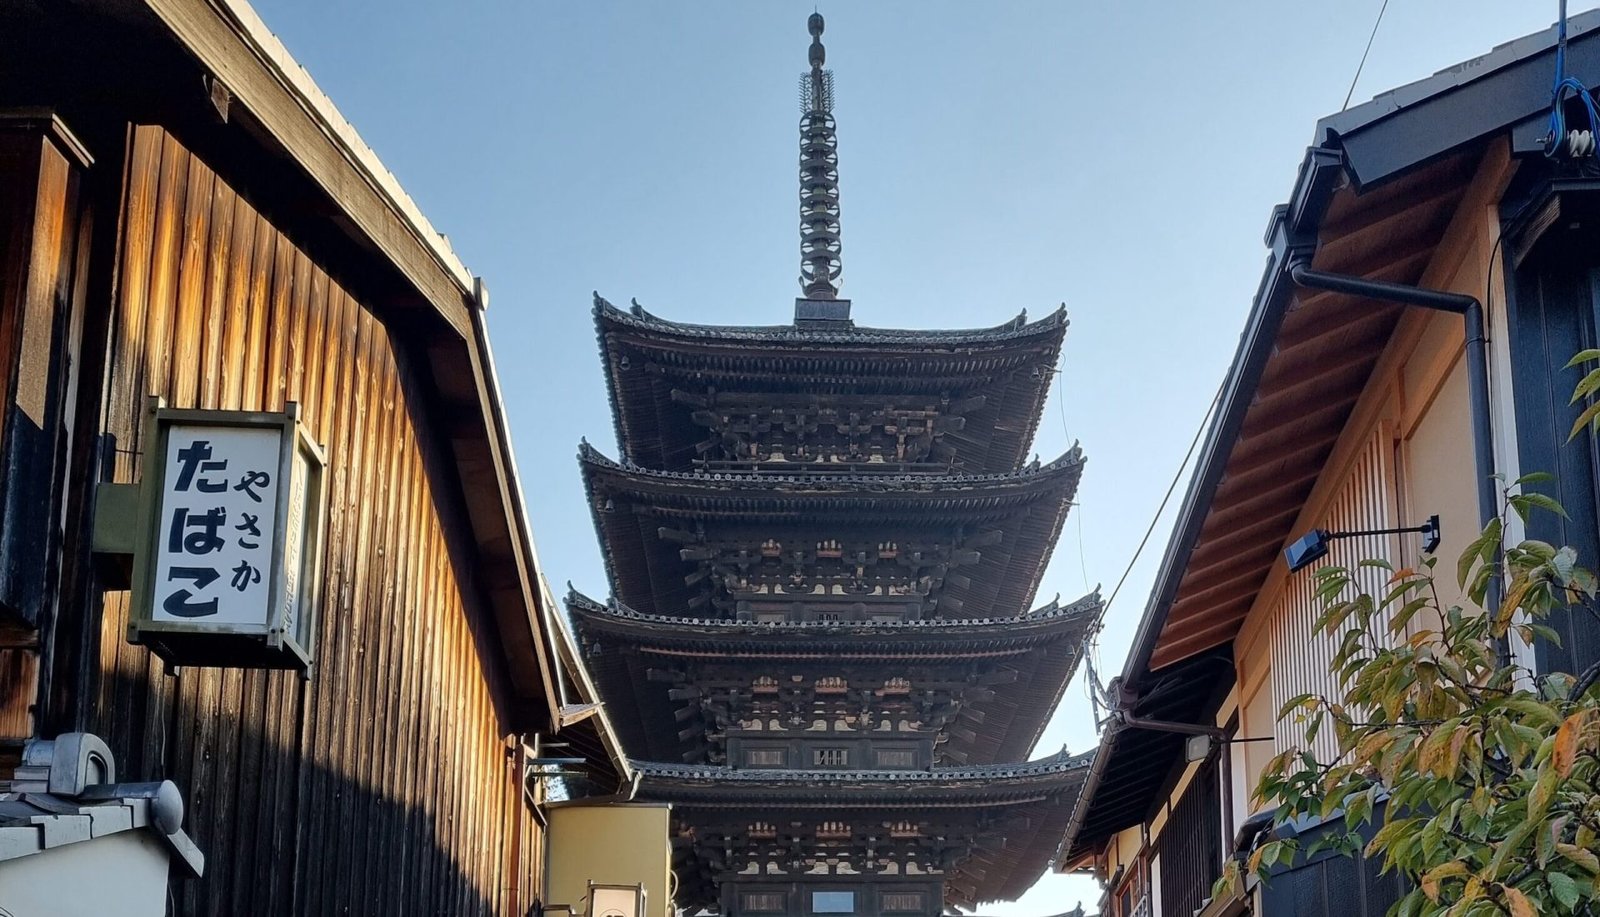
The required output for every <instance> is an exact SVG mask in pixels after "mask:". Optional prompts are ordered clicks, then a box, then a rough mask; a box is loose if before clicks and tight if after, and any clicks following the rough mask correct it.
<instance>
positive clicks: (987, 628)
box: [567, 590, 1102, 658]
mask: <svg viewBox="0 0 1600 917" xmlns="http://www.w3.org/2000/svg"><path fill="white" fill-rule="evenodd" d="M1101 606H1102V602H1101V599H1100V593H1099V591H1098V590H1096V591H1095V592H1092V593H1090V594H1089V595H1086V596H1083V597H1082V598H1079V599H1077V600H1075V601H1073V602H1069V603H1067V604H1066V605H1062V604H1060V602H1059V601H1052V602H1050V603H1049V604H1047V605H1044V606H1042V607H1040V608H1037V609H1034V610H1033V611H1030V612H1028V613H1027V614H1025V615H1021V616H1019V617H1005V618H954V619H934V620H916V621H855V622H833V621H790V622H783V623H775V624H758V623H755V622H751V621H728V620H722V619H715V618H683V617H676V616H673V615H660V614H647V613H645V612H641V611H636V610H634V609H632V608H629V607H628V606H627V605H624V604H622V603H620V602H617V601H615V600H612V601H610V602H600V601H597V600H595V599H592V598H590V597H588V596H586V595H583V594H582V593H579V592H576V591H572V592H569V594H568V596H567V609H568V611H569V612H571V614H572V616H573V617H574V618H575V619H576V620H577V621H578V622H579V626H580V627H582V628H585V629H590V628H592V629H594V630H598V631H602V632H605V633H607V634H610V635H616V636H621V637H623V638H628V637H632V638H634V639H635V640H637V641H638V642H640V643H659V644H662V645H670V646H704V647H706V648H707V649H708V651H714V652H724V651H727V650H728V649H729V648H730V644H735V645H737V646H738V647H741V648H743V647H748V648H749V649H751V650H753V651H754V652H758V653H769V654H770V655H773V656H783V655H785V654H786V653H790V652H792V649H791V648H792V647H793V646H795V645H797V644H799V645H803V646H804V647H806V648H808V649H809V650H811V651H812V652H815V651H816V650H817V649H818V648H826V647H835V646H841V647H848V648H849V649H850V650H851V651H852V652H855V653H860V652H866V651H872V652H877V653H879V654H880V655H882V656H884V657H885V658H899V657H903V656H908V655H917V654H925V653H927V652H930V651H932V652H937V651H938V650H939V648H940V647H941V646H945V645H948V644H955V645H958V646H959V647H962V648H966V647H971V646H973V645H974V644H979V643H981V644H983V645H984V646H994V647H1019V648H1022V647H1029V646H1036V645H1040V644H1046V643H1055V642H1059V641H1062V640H1081V639H1082V638H1083V636H1084V635H1085V634H1086V633H1087V632H1088V631H1089V630H1090V629H1091V628H1092V627H1094V626H1095V624H1096V623H1097V622H1098V621H1099V620H1100V612H1101ZM872 638H883V639H882V640H879V641H874V640H873V639H872ZM880 644H881V648H880Z"/></svg>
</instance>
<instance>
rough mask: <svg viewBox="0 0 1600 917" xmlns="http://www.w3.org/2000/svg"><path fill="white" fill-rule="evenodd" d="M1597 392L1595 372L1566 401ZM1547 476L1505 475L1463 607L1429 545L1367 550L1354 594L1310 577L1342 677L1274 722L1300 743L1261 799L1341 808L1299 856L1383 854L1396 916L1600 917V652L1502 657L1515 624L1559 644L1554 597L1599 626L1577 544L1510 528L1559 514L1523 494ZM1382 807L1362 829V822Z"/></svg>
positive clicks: (1299, 810)
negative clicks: (1542, 665) (1547, 659)
mask: <svg viewBox="0 0 1600 917" xmlns="http://www.w3.org/2000/svg"><path fill="white" fill-rule="evenodd" d="M1596 361H1600V351H1585V352H1583V353H1580V354H1579V355H1578V356H1577V357H1574V358H1573V360H1572V362H1571V363H1570V364H1568V365H1569V366H1576V365H1581V364H1585V363H1592V362H1596ZM1596 392H1600V369H1595V370H1594V371H1592V372H1590V373H1589V374H1588V375H1587V376H1586V377H1585V378H1584V380H1583V381H1582V382H1581V383H1580V384H1579V386H1578V388H1577V391H1576V392H1575V393H1574V395H1573V401H1574V403H1576V402H1578V401H1579V400H1582V399H1586V398H1589V397H1590V396H1591V395H1594V394H1595V393H1596ZM1585 427H1595V428H1597V429H1600V402H1597V403H1596V404H1594V405H1591V406H1589V407H1588V408H1587V409H1586V410H1585V411H1584V412H1583V414H1582V415H1581V416H1580V417H1579V418H1578V421H1577V423H1576V424H1575V425H1574V426H1573V430H1572V435H1573V436H1576V435H1578V434H1579V433H1581V432H1582V431H1583V429H1584V428H1585ZM1569 439H1570V437H1569ZM1546 480H1549V476H1548V475H1528V476H1525V477H1523V478H1522V479H1520V480H1518V481H1516V482H1513V483H1512V484H1511V485H1510V486H1509V487H1507V488H1506V489H1505V491H1504V501H1503V505H1504V510H1503V512H1502V515H1501V517H1500V518H1498V519H1495V520H1492V521H1491V522H1490V523H1489V524H1488V526H1486V527H1485V528H1484V530H1483V532H1482V533H1481V534H1480V536H1479V537H1478V538H1477V540H1475V541H1474V542H1473V543H1472V544H1470V545H1468V546H1467V548H1466V550H1464V551H1462V553H1461V556H1460V558H1459V560H1458V561H1457V563H1456V565H1455V570H1454V571H1453V573H1454V576H1455V578H1456V580H1457V583H1458V585H1459V587H1460V590H1461V592H1462V594H1463V598H1464V600H1465V601H1466V602H1469V603H1470V604H1466V605H1464V604H1449V605H1447V604H1445V603H1443V602H1441V600H1440V594H1439V590H1438V589H1437V588H1436V579H1435V577H1436V575H1438V574H1437V573H1436V570H1435V563H1436V561H1435V558H1433V557H1426V558H1424V559H1423V561H1422V563H1421V564H1420V565H1419V566H1418V567H1415V568H1410V567H1405V568H1396V567H1395V566H1393V565H1392V564H1390V563H1389V562H1387V561H1384V560H1368V561H1364V562H1362V564H1361V565H1359V566H1360V567H1368V568H1376V569H1378V570H1380V571H1382V573H1381V574H1380V575H1379V576H1378V577H1376V579H1384V580H1386V582H1385V584H1384V586H1383V588H1382V589H1376V590H1368V589H1363V588H1362V585H1361V584H1362V582H1363V581H1367V582H1370V581H1372V580H1373V579H1374V578H1373V577H1370V576H1368V577H1363V576H1359V575H1358V569H1357V570H1352V569H1350V568H1345V567H1337V566H1329V567H1324V568H1322V569H1320V570H1318V571H1317V572H1316V574H1315V576H1316V585H1317V596H1318V598H1319V600H1320V602H1321V605H1322V612H1321V614H1320V616H1319V619H1318V622H1317V626H1319V627H1321V628H1325V629H1326V630H1327V632H1328V634H1329V635H1330V636H1334V637H1338V638H1339V640H1340V643H1339V648H1338V651H1337V652H1336V653H1335V655H1334V658H1333V667H1334V670H1335V673H1336V675H1337V681H1338V684H1339V685H1340V688H1339V691H1338V692H1335V695H1334V696H1328V695H1324V694H1305V695H1301V696H1299V697H1295V698H1292V699H1291V700H1289V701H1288V702H1287V703H1286V704H1285V705H1284V707H1283V709H1282V710H1281V711H1280V712H1279V717H1280V719H1285V720H1289V721H1292V722H1293V723H1295V724H1296V731H1297V732H1301V733H1303V735H1304V739H1305V741H1304V743H1303V745H1302V746H1301V747H1296V748H1291V749H1289V750H1287V751H1285V752H1283V753H1282V754H1280V755H1278V756H1277V757H1276V758H1274V759H1273V760H1272V761H1271V762H1269V763H1268V765H1267V766H1266V768H1265V769H1264V771H1263V773H1262V775H1261V779H1260V783H1259V785H1258V786H1257V789H1256V797H1255V798H1256V802H1257V804H1258V805H1273V806H1276V813H1275V814H1276V818H1277V821H1278V822H1279V823H1280V824H1281V823H1283V822H1286V821H1289V820H1292V819H1301V818H1306V817H1312V818H1317V819H1321V820H1325V821H1326V820H1331V819H1334V818H1335V817H1336V816H1339V815H1341V814H1342V816H1343V821H1342V823H1339V828H1338V829H1336V830H1333V831H1330V832H1329V833H1326V834H1324V835H1322V836H1321V837H1320V838H1319V839H1318V840H1317V841H1316V842H1314V843H1313V844H1311V845H1309V846H1308V847H1307V849H1306V850H1305V851H1304V852H1305V853H1306V854H1310V853H1313V852H1315V851H1316V850H1317V849H1320V848H1327V847H1332V848H1334V849H1338V850H1341V851H1344V852H1347V853H1352V852H1354V851H1355V850H1357V849H1362V848H1363V847H1364V850H1365V853H1366V855H1368V856H1377V857H1381V858H1382V862H1383V868H1384V869H1385V870H1398V871H1399V872H1400V873H1401V874H1403V875H1404V876H1406V877H1407V879H1408V880H1409V881H1410V884H1411V890H1410V891H1409V892H1408V893H1407V894H1406V895H1405V896H1404V897H1403V898H1402V899H1401V900H1400V901H1399V902H1398V903H1397V904H1396V905H1395V906H1394V908H1392V909H1391V910H1390V914H1391V915H1405V917H1409V915H1421V914H1428V915H1433V914H1443V915H1462V917H1466V915H1488V914H1511V915H1514V917H1525V915H1534V914H1600V690H1597V689H1596V682H1597V680H1600V662H1597V663H1596V664H1594V665H1591V666H1589V667H1588V668H1587V669H1585V670H1584V671H1582V672H1579V673H1542V674H1539V675H1535V674H1534V673H1532V672H1530V671H1529V670H1527V669H1526V668H1524V667H1522V666H1519V665H1516V664H1513V663H1511V662H1509V661H1507V660H1506V659H1505V658H1504V653H1503V648H1504V646H1505V645H1506V641H1507V640H1508V638H1509V635H1511V634H1513V633H1515V634H1517V635H1518V636H1520V637H1521V638H1522V640H1523V641H1525V642H1527V643H1530V644H1531V643H1533V642H1534V641H1535V640H1549V641H1553V642H1559V636H1558V635H1557V633H1556V632H1555V631H1554V630H1552V629H1551V628H1550V627H1548V626H1546V624H1545V621H1546V620H1547V619H1548V617H1549V615H1550V614H1551V612H1552V611H1554V610H1556V609H1558V608H1568V609H1574V610H1575V611H1576V613H1579V614H1587V615H1590V616H1593V617H1594V618H1595V619H1596V622H1597V625H1596V626H1600V602H1597V599H1596V579H1595V576H1594V574H1593V573H1591V572H1590V571H1589V570H1587V569H1585V568H1584V567H1582V566H1580V564H1579V558H1578V556H1577V553H1576V552H1575V551H1574V550H1573V549H1572V548H1570V547H1555V546H1553V545H1550V544H1546V543H1544V542H1541V541H1537V540H1532V539H1525V540H1521V541H1517V542H1515V543H1512V542H1510V541H1509V540H1508V539H1507V538H1506V531H1507V522H1508V521H1509V519H1510V515H1511V514H1516V515H1517V516H1518V517H1520V518H1521V519H1522V520H1523V521H1524V522H1526V521H1527V519H1528V518H1529V516H1530V515H1532V514H1534V513H1541V512H1551V513H1557V514H1564V513H1563V510H1562V508H1561V507H1560V506H1559V505H1558V504H1557V503H1556V501H1554V500H1552V499H1551V498H1550V497H1548V496H1545V495H1543V494H1540V493H1536V492H1531V491H1529V490H1528V489H1527V486H1528V485H1533V484H1537V483H1540V482H1542V481H1546ZM1496 587H1498V588H1496ZM1496 592H1498V599H1497V601H1496V602H1495V603H1494V605H1495V607H1494V608H1493V609H1491V613H1487V614H1486V613H1484V612H1483V611H1482V610H1481V609H1483V608H1484V607H1485V605H1486V603H1487V602H1488V601H1489V599H1490V597H1491V596H1492V595H1494V594H1495V593H1496ZM1323 730H1331V731H1332V733H1333V735H1334V737H1335V742H1334V745H1335V747H1336V748H1337V755H1336V756H1335V757H1334V759H1333V760H1330V761H1323V760H1319V758H1318V756H1317V753H1316V752H1315V751H1314V750H1313V746H1314V745H1315V739H1316V737H1317V736H1318V735H1319V733H1321V732H1322V731H1323ZM1376 813H1381V815H1380V814H1376ZM1375 818H1376V819H1377V820H1378V821H1379V822H1380V823H1379V824H1376V825H1372V826H1371V827H1370V828H1368V833H1369V834H1370V839H1368V840H1365V841H1364V840H1363V838H1362V836H1361V834H1359V833H1358V831H1359V830H1360V829H1361V828H1362V826H1365V825H1369V824H1371V823H1372V822H1373V821H1374V819H1375ZM1299 851H1300V844H1299V842H1298V841H1297V840H1295V839H1290V838H1286V839H1279V840H1270V841H1268V842H1266V843H1264V844H1262V845H1260V846H1259V847H1257V848H1256V849H1255V850H1254V851H1253V852H1252V853H1251V855H1250V856H1249V858H1248V860H1246V861H1245V862H1243V863H1240V862H1237V861H1235V862H1231V863H1230V864H1229V865H1228V867H1227V868H1226V869H1225V870H1224V874H1223V877H1222V879H1221V880H1220V881H1219V883H1218V889H1217V891H1218V892H1219V893H1220V892H1223V891H1225V890H1226V889H1227V888H1229V887H1236V885H1237V883H1238V882H1240V881H1241V879H1242V873H1244V872H1253V873H1255V874H1257V875H1258V876H1260V877H1261V878H1262V879H1263V880H1265V879H1266V878H1267V876H1268V875H1269V873H1270V871H1271V869H1272V867H1273V866H1274V865H1276V864H1278V863H1288V862H1290V861H1291V860H1292V859H1293V858H1294V856H1295V855H1296V853H1297V852H1299Z"/></svg>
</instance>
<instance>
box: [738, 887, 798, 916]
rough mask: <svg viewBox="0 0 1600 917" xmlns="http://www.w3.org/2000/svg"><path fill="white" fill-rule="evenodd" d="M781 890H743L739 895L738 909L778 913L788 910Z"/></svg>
mask: <svg viewBox="0 0 1600 917" xmlns="http://www.w3.org/2000/svg"><path fill="white" fill-rule="evenodd" d="M783 899H784V894H783V892H745V893H744V894H742V895H740V896H739V909H740V910H743V911H751V912H755V913H778V914H781V913H783V912H784V911H786V910H788V902H786V901H784V900H783Z"/></svg>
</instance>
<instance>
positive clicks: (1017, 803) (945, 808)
mask: <svg viewBox="0 0 1600 917" xmlns="http://www.w3.org/2000/svg"><path fill="white" fill-rule="evenodd" d="M1092 759H1093V754H1092V753H1090V754H1082V755H1069V754H1067V753H1066V752H1065V751H1062V752H1061V753H1060V754H1058V755H1054V756H1051V757H1049V758H1044V759H1041V760H1038V761H1030V762H1026V763H1023V764H1003V765H988V766H981V767H962V768H935V769H932V770H927V771H821V770H804V771H798V770H797V771H789V770H785V771H748V770H747V771H740V770H735V769H729V768H723V767H707V766H696V765H672V764H656V763H649V762H642V761H640V762H635V767H636V768H637V769H638V772H639V774H640V777H641V780H640V796H641V797H642V798H646V799H655V800H659V801H667V802H670V803H672V806H673V819H674V821H676V822H678V823H679V824H681V825H686V826H691V827H692V826H694V825H696V824H716V823H718V822H727V821H729V820H737V819H742V818H745V817H748V816H747V815H746V814H745V813H744V812H741V811H740V810H750V809H752V808H756V807H759V808H758V811H768V812H770V811H773V810H775V809H777V810H783V811H785V812H786V813H791V814H792V816H794V817H800V818H805V817H806V816H807V814H809V815H810V817H811V818H813V819H815V818H818V817H824V818H835V819H836V818H839V817H840V816H841V815H842V816H844V817H846V818H849V817H851V816H849V815H847V814H845V813H847V812H849V811H855V812H859V813H862V814H867V813H872V815H874V816H875V815H876V814H877V813H878V812H879V811H881V812H883V814H884V815H885V816H886V817H891V818H893V817H905V815H906V814H907V813H915V816H914V817H920V818H922V819H928V820H934V821H940V822H945V823H947V824H952V825H971V824H973V820H974V819H977V818H988V817H990V816H992V815H994V814H996V813H997V812H1002V811H1004V812H1007V813H1008V814H1015V815H1020V816H1022V817H1023V819H1024V820H1023V821H1022V824H1021V825H1019V826H1017V827H1016V828H1015V829H1014V830H1012V831H1009V832H1008V833H1007V834H1006V835H1005V836H1004V837H1003V839H1002V843H1003V846H1002V847H1001V848H1000V849H998V850H992V851H987V852H980V851H974V853H973V854H972V855H970V856H968V857H966V858H965V859H963V860H962V861H960V862H958V863H957V864H955V865H954V866H953V867H952V868H951V869H950V870H949V871H948V872H947V873H946V874H945V895H946V900H947V902H948V903H952V904H959V905H962V906H965V907H969V908H970V907H973V906H976V905H978V904H980V903H983V902H988V901H1014V900H1016V899H1017V898H1019V897H1021V896H1022V894H1023V893H1024V892H1026V891H1027V890H1028V888H1029V887H1030V886H1032V885H1033V883H1034V882H1035V881H1036V880H1037V879H1038V877H1039V876H1040V875H1041V874H1042V873H1044V872H1045V870H1047V869H1048V868H1049V865H1050V863H1051V861H1052V860H1053V859H1054V857H1055V856H1056V854H1057V853H1058V851H1059V847H1060V840H1061V835H1062V830H1063V828H1064V827H1065V825H1066V822H1067V820H1068V818H1069V817H1070V815H1071V811H1072V807H1073V805H1074V804H1075V802H1076V800H1077V797H1078V794H1079V793H1080V792H1081V790H1082V785H1083V779H1084V776H1085V775H1086V774H1087V772H1088V769H1089V766H1090V764H1091V762H1092Z"/></svg>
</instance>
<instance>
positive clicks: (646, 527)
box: [579, 443, 1083, 622]
mask: <svg viewBox="0 0 1600 917" xmlns="http://www.w3.org/2000/svg"><path fill="white" fill-rule="evenodd" d="M579 458H580V464H581V465H582V468H583V478H584V485H585V487H586V488H587V490H588V495H589V502H590V507H591V509H592V510H593V513H594V519H595V527H596V529H597V530H598V531H599V533H600V539H601V543H602V548H603V549H604V552H605V558H606V564H607V572H608V573H609V574H610V577H611V583H612V591H613V593H614V594H615V595H616V597H617V599H618V600H619V601H620V602H622V604H624V605H627V606H628V607H630V608H634V609H636V610H638V611H641V612H644V613H646V614H668V615H679V616H683V617H694V618H706V617H721V618H733V619H744V620H754V621H759V622H769V621H779V620H834V621H838V620H881V619H891V618H907V619H918V618H944V619H951V618H961V617H973V618H1009V617H1016V616H1019V615H1022V614H1023V613H1025V612H1026V611H1027V610H1028V606H1029V603H1030V602H1032V600H1033V595H1034V591H1035V589H1036V588H1037V586H1038V583H1039V579H1040V577H1041V576H1042V575H1043V573H1044V567H1045V563H1046V562H1047V561H1048V560H1049V557H1050V551H1051V548H1052V547H1054V545H1055V539H1056V535H1057V534H1058V533H1059V532H1060V530H1061V525H1062V523H1063V522H1064V521H1065V519H1066V516H1067V510H1068V507H1069V506H1070V505H1071V502H1072V498H1073V495H1074V494H1075V493H1076V490H1077V485H1078V480H1079V477H1080V476H1081V474H1082V471H1083V454H1082V452H1081V451H1080V450H1079V449H1077V448H1076V447H1074V448H1073V449H1072V451H1070V452H1068V453H1067V454H1066V455H1064V456H1062V457H1061V458H1059V459H1057V460H1055V461H1054V462H1051V463H1050V464H1048V465H1042V466H1041V465H1038V464H1034V465H1030V466H1029V467H1027V468H1025V469H1023V470H1020V471H1012V472H1007V473H1000V474H979V475H954V474H943V475H936V476H930V475H919V474H902V473H894V472H875V473H868V472H856V473H849V474H830V475H816V474H785V475H772V474H752V473H716V474H710V473H704V472H672V471H657V470H650V469H644V468H639V467H637V466H634V465H632V464H624V463H618V462H615V461H612V460H611V459H608V458H606V457H604V456H602V455H600V453H598V452H597V451H595V450H594V448H593V447H591V446H589V445H588V444H587V443H584V444H583V446H582V448H581V449H580V453H579Z"/></svg>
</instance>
